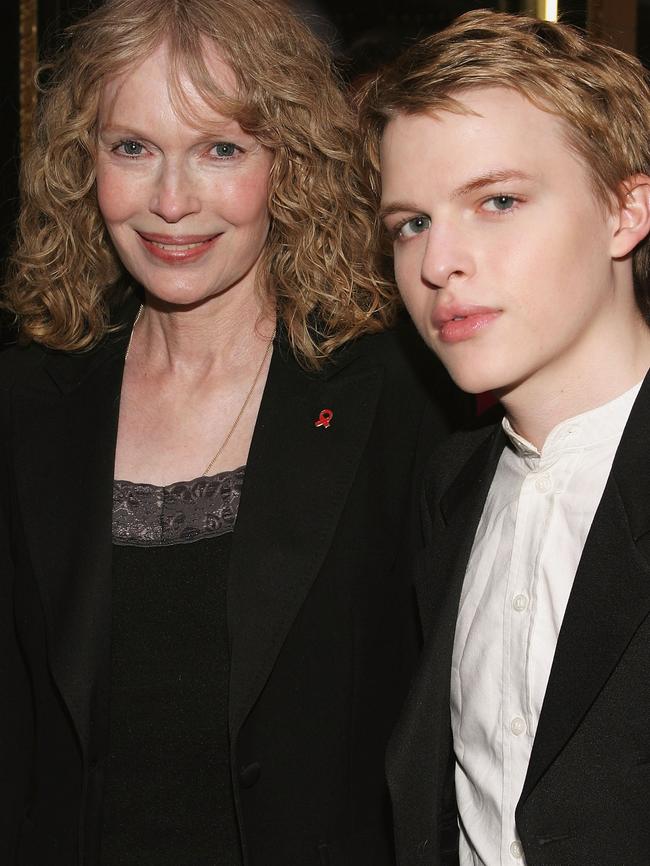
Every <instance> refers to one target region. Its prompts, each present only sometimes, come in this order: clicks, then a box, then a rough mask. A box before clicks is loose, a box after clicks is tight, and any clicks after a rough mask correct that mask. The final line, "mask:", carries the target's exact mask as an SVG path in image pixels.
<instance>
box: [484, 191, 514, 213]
mask: <svg viewBox="0 0 650 866" xmlns="http://www.w3.org/2000/svg"><path fill="white" fill-rule="evenodd" d="M516 203H517V199H516V198H515V197H514V196H513V195H493V196H492V197H491V198H489V199H488V200H487V201H486V202H485V203H484V205H483V207H484V208H485V210H488V211H492V212H498V213H503V212H504V211H509V210H512V209H513V207H514V206H515V205H516Z"/></svg>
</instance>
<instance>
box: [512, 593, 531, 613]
mask: <svg viewBox="0 0 650 866" xmlns="http://www.w3.org/2000/svg"><path fill="white" fill-rule="evenodd" d="M512 606H513V607H514V609H515V610H516V611H517V612H518V613H521V612H522V610H526V608H527V607H528V599H527V598H526V596H525V595H521V594H519V595H516V596H515V597H514V598H513V599H512Z"/></svg>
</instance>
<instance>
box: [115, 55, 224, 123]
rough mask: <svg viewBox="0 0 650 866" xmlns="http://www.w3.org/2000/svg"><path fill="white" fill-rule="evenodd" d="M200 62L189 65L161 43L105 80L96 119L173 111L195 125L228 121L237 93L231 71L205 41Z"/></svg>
mask: <svg viewBox="0 0 650 866" xmlns="http://www.w3.org/2000/svg"><path fill="white" fill-rule="evenodd" d="M201 59H202V61H203V62H202V63H197V62H196V61H194V62H192V61H190V60H189V59H185V58H183V57H180V56H178V55H175V54H174V53H173V52H172V51H171V49H170V46H169V45H168V44H167V43H166V42H163V43H161V44H160V45H159V46H158V47H157V48H156V49H155V50H154V51H152V52H151V53H150V54H149V55H147V56H146V57H144V58H143V59H142V60H140V61H139V62H137V63H135V64H132V65H130V66H129V67H127V68H126V69H123V70H121V71H120V72H117V73H115V74H114V75H107V76H106V77H105V78H104V80H103V82H102V88H101V96H100V108H99V110H100V115H102V116H103V118H110V117H112V116H113V115H114V114H115V113H116V112H122V111H127V112H135V113H137V112H138V111H143V112H146V111H150V110H151V109H154V110H157V109H160V110H164V109H170V108H171V110H173V112H174V114H176V115H177V116H179V117H181V118H182V119H183V120H186V121H189V122H191V123H192V124H193V125H196V126H197V127H201V126H205V125H206V124H208V125H209V126H210V127H212V126H214V124H215V122H226V121H228V120H229V119H230V118H231V117H232V105H230V108H231V110H230V111H228V107H229V106H228V103H233V102H234V101H236V93H237V90H238V87H237V78H236V75H235V72H234V70H233V69H232V67H231V66H230V64H229V63H228V62H227V61H226V60H224V59H223V58H222V57H221V56H220V55H219V53H218V51H217V49H216V47H215V46H213V45H210V44H209V43H206V46H205V52H204V53H203V55H202V58H201Z"/></svg>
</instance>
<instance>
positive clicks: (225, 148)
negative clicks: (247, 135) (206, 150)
mask: <svg viewBox="0 0 650 866" xmlns="http://www.w3.org/2000/svg"><path fill="white" fill-rule="evenodd" d="M238 150H239V148H238V147H237V145H236V144H232V142H230V141H219V142H218V143H217V144H215V145H214V147H213V148H212V152H213V153H214V154H215V155H216V156H218V157H219V159H229V158H230V157H231V156H235V154H236V153H237V151H238Z"/></svg>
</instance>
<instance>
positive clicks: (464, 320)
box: [433, 305, 501, 343]
mask: <svg viewBox="0 0 650 866" xmlns="http://www.w3.org/2000/svg"><path fill="white" fill-rule="evenodd" d="M500 315H501V310H499V309H496V308H494V307H479V306H473V305H468V306H454V307H448V308H446V309H444V310H439V311H438V312H437V313H436V314H435V315H434V319H433V322H434V325H435V327H436V328H437V330H438V335H439V337H440V339H441V340H442V342H443V343H460V342H462V341H463V340H468V339H470V337H473V336H474V334H476V333H477V332H479V331H482V330H483V329H484V328H486V327H487V326H488V325H490V324H491V323H492V322H493V321H494V320H495V319H496V318H498V317H499V316H500Z"/></svg>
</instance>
